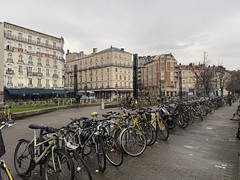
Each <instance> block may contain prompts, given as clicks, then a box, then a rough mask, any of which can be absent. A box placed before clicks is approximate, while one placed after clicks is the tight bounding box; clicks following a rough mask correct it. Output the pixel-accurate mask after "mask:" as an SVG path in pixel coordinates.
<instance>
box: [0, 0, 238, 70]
mask: <svg viewBox="0 0 240 180" xmlns="http://www.w3.org/2000/svg"><path fill="white" fill-rule="evenodd" d="M0 6H1V10H0V22H4V21H5V22H9V23H13V24H16V25H19V26H23V27H26V28H29V29H33V30H35V31H39V32H43V33H46V34H50V35H53V36H57V37H61V36H62V37H63V38H64V40H65V45H64V49H65V51H66V50H67V49H69V50H70V52H79V51H84V52H85V54H90V53H91V52H92V49H93V48H97V49H98V51H101V50H103V49H106V48H109V47H110V46H111V45H112V46H114V47H118V48H124V49H125V50H126V51H128V52H130V53H137V54H138V55H139V56H143V55H157V54H163V53H172V54H173V55H174V57H175V58H176V59H177V60H178V62H179V63H182V64H189V63H190V62H193V63H198V62H203V54H204V52H207V55H208V56H207V59H208V61H209V62H210V64H211V65H223V66H225V67H227V69H231V70H232V69H240V0H41V1H36V0H35V1H33V0H11V1H1V3H0Z"/></svg>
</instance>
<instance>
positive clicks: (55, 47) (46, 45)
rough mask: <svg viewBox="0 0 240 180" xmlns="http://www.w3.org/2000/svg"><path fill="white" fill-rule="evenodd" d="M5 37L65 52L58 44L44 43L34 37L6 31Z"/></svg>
mask: <svg viewBox="0 0 240 180" xmlns="http://www.w3.org/2000/svg"><path fill="white" fill-rule="evenodd" d="M4 37H5V38H8V39H12V40H17V41H20V42H24V43H29V44H32V45H39V46H42V47H46V48H51V49H54V50H58V51H61V52H62V53H64V50H63V49H62V48H61V47H58V46H56V45H55V44H54V45H50V44H45V43H42V42H40V41H34V40H32V39H27V38H22V37H18V36H14V35H12V34H8V33H6V32H5V33H4Z"/></svg>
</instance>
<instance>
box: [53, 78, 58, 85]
mask: <svg viewBox="0 0 240 180" xmlns="http://www.w3.org/2000/svg"><path fill="white" fill-rule="evenodd" d="M53 86H54V87H56V86H57V80H56V79H55V80H54V81H53Z"/></svg>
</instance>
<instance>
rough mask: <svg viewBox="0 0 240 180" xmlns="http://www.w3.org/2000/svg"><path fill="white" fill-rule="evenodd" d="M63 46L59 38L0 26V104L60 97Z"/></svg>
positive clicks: (15, 26)
mask: <svg viewBox="0 0 240 180" xmlns="http://www.w3.org/2000/svg"><path fill="white" fill-rule="evenodd" d="M63 46H64V39H63V38H62V37H60V38H57V37H54V36H51V35H47V34H44V33H41V32H37V31H34V30H31V29H27V28H24V27H20V26H17V25H14V24H10V23H7V22H2V23H0V63H1V64H2V65H3V66H1V67H0V101H3V100H6V99H15V98H19V97H20V98H24V99H25V98H27V99H29V98H30V99H31V98H41V97H44V96H52V95H53V94H55V95H61V93H62V92H61V90H62V89H63V88H64V81H63V76H64V64H65V60H64V58H63V57H64V50H63ZM4 97H5V98H4Z"/></svg>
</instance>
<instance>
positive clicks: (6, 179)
mask: <svg viewBox="0 0 240 180" xmlns="http://www.w3.org/2000/svg"><path fill="white" fill-rule="evenodd" d="M0 166H1V169H0V179H1V180H11V179H13V177H12V175H11V174H10V172H9V171H8V172H7V170H6V168H5V167H4V166H5V165H4V163H3V162H1V165H0ZM8 173H9V174H8Z"/></svg>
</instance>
